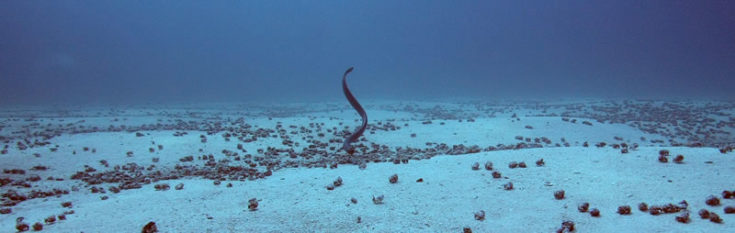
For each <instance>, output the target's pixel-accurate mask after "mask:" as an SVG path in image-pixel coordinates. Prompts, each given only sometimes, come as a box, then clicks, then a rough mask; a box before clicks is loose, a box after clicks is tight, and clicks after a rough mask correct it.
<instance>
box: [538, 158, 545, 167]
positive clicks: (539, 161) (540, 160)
mask: <svg viewBox="0 0 735 233" xmlns="http://www.w3.org/2000/svg"><path fill="white" fill-rule="evenodd" d="M545 164H546V163H545V162H544V159H539V160H536V166H537V167H543V166H544V165H545Z"/></svg>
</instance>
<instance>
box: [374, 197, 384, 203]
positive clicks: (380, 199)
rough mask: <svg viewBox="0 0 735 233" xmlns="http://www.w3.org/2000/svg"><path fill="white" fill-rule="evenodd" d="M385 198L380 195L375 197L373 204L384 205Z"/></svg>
mask: <svg viewBox="0 0 735 233" xmlns="http://www.w3.org/2000/svg"><path fill="white" fill-rule="evenodd" d="M383 198H384V196H383V195H380V196H377V197H375V196H373V204H376V205H380V204H383Z"/></svg>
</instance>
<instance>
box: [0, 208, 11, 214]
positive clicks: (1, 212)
mask: <svg viewBox="0 0 735 233" xmlns="http://www.w3.org/2000/svg"><path fill="white" fill-rule="evenodd" d="M12 212H13V209H10V208H2V209H0V214H9V213H12Z"/></svg>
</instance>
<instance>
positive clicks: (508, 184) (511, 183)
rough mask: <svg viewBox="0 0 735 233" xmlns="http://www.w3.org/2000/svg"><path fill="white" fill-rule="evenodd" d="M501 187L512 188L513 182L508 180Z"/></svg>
mask: <svg viewBox="0 0 735 233" xmlns="http://www.w3.org/2000/svg"><path fill="white" fill-rule="evenodd" d="M503 189H505V190H513V182H508V183H506V184H504V185H503Z"/></svg>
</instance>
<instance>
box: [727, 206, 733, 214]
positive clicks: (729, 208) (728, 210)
mask: <svg viewBox="0 0 735 233" xmlns="http://www.w3.org/2000/svg"><path fill="white" fill-rule="evenodd" d="M725 213H726V214H735V206H725Z"/></svg>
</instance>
